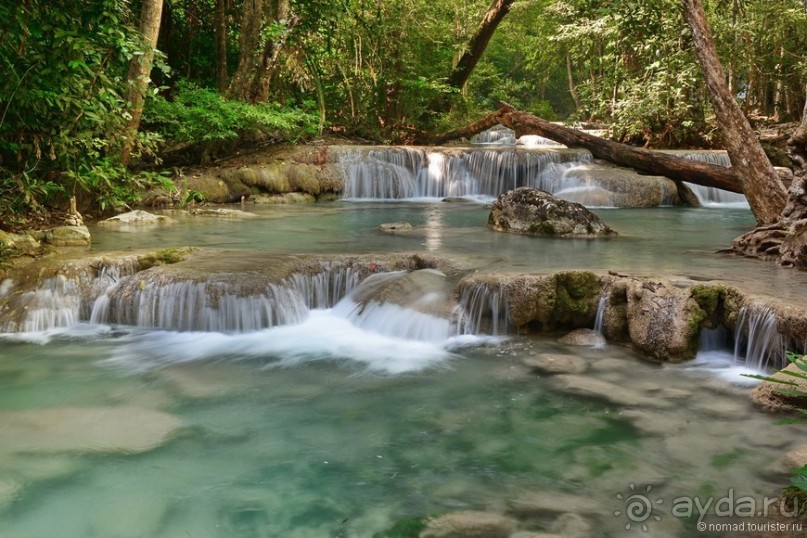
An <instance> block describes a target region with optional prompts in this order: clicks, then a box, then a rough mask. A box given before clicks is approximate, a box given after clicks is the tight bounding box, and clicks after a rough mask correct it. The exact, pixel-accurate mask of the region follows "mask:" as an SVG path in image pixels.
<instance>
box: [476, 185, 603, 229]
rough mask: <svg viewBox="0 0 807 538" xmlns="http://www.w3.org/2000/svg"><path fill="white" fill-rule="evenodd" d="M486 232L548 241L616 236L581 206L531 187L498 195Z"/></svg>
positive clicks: (595, 216)
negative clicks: (506, 233) (548, 238)
mask: <svg viewBox="0 0 807 538" xmlns="http://www.w3.org/2000/svg"><path fill="white" fill-rule="evenodd" d="M488 228H491V229H492V230H496V231H499V232H510V233H517V234H524V235H537V236H551V237H569V236H572V237H607V236H612V235H616V232H615V231H613V230H612V229H611V228H609V227H608V226H607V225H606V224H605V223H604V222H603V221H602V220H600V218H599V217H598V216H597V215H595V214H594V213H592V212H591V211H589V210H588V209H586V208H585V207H583V206H582V205H580V204H577V203H574V202H567V201H566V200H562V199H560V198H556V197H555V196H552V195H551V194H549V193H548V192H544V191H542V190H539V189H533V188H531V187H520V188H518V189H514V190H512V191H507V192H505V193H504V194H502V195H500V196H499V197H498V198H497V199H496V201H495V202H493V206H492V207H491V210H490V216H489V217H488Z"/></svg>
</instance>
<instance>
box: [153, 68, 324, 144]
mask: <svg viewBox="0 0 807 538" xmlns="http://www.w3.org/2000/svg"><path fill="white" fill-rule="evenodd" d="M317 121H318V120H317V117H316V116H315V115H314V114H312V113H310V112H307V111H305V110H301V109H297V108H292V107H285V108H284V107H281V106H279V105H276V104H272V103H261V104H256V105H251V104H247V103H244V102H242V101H235V100H229V99H225V98H224V97H222V96H221V95H220V94H219V93H218V92H217V91H215V90H210V89H207V88H199V87H197V86H194V85H193V84H190V83H180V84H179V85H178V87H177V91H176V92H175V93H174V94H173V95H172V99H171V100H168V99H166V98H164V97H162V96H161V95H156V96H154V98H153V99H151V100H150V101H149V102H148V104H147V106H146V109H145V110H144V113H143V129H145V130H147V131H151V132H156V133H157V134H159V136H160V137H162V138H164V139H165V140H168V141H172V142H202V143H217V142H226V141H231V140H236V139H238V138H239V137H241V136H243V135H244V134H247V133H249V134H251V135H255V134H261V135H264V136H267V137H271V138H274V139H277V140H296V139H298V138H300V137H301V136H304V135H312V134H314V133H316V125H317Z"/></svg>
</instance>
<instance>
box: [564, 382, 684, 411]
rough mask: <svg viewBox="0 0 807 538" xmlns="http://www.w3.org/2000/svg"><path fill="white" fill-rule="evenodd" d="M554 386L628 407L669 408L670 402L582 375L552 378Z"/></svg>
mask: <svg viewBox="0 0 807 538" xmlns="http://www.w3.org/2000/svg"><path fill="white" fill-rule="evenodd" d="M552 382H553V384H554V385H555V386H556V387H557V388H558V389H559V390H561V391H563V392H568V393H570V394H576V395H578V396H587V397H590V398H597V399H600V400H605V401H607V402H611V403H613V404H616V405H623V406H628V407H669V406H670V402H668V401H666V400H663V399H659V398H650V397H648V396H644V395H643V394H641V393H639V392H638V391H633V390H631V389H629V388H626V387H621V386H619V385H617V384H616V383H610V382H608V381H602V380H600V379H594V378H591V377H585V376H581V375H567V374H562V375H558V376H555V377H553V378H552Z"/></svg>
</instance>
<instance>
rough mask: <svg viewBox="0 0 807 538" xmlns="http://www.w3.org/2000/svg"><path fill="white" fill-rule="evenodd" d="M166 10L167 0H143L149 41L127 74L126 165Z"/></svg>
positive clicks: (142, 23)
mask: <svg viewBox="0 0 807 538" xmlns="http://www.w3.org/2000/svg"><path fill="white" fill-rule="evenodd" d="M162 11H163V0H143V5H142V7H141V8H140V33H141V35H142V36H143V41H144V43H145V45H146V50H145V51H144V53H143V54H142V55H141V56H135V57H134V58H132V60H131V62H130V63H129V73H128V74H127V76H126V80H127V82H128V87H127V89H126V101H128V103H129V114H130V119H129V122H128V124H127V125H126V131H125V133H124V137H123V146H122V148H121V154H120V157H121V162H122V163H123V165H124V166H126V165H128V164H129V161H130V160H131V158H132V149H133V148H134V145H135V139H136V138H137V131H138V129H140V118H141V117H142V115H143V103H144V97H145V94H146V90H147V89H148V85H149V80H150V79H149V74H150V73H151V62H152V60H153V59H154V48H155V47H156V46H157V38H158V37H159V34H160V19H161V17H162Z"/></svg>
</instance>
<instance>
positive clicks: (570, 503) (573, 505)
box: [507, 491, 604, 519]
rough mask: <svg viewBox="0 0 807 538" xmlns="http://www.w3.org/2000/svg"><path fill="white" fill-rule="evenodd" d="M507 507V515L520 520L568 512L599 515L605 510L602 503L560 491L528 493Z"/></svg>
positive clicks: (512, 501)
mask: <svg viewBox="0 0 807 538" xmlns="http://www.w3.org/2000/svg"><path fill="white" fill-rule="evenodd" d="M507 507H508V510H507V513H508V514H512V515H514V516H515V517H517V518H519V519H533V518H536V517H542V516H547V515H557V514H564V513H567V512H573V513H576V514H590V515H597V514H601V513H602V511H603V509H604V508H603V506H602V505H601V504H600V503H598V502H595V501H593V500H591V499H587V498H585V497H581V496H578V495H571V494H568V493H562V492H560V491H540V492H538V491H535V492H528V493H525V494H523V495H521V496H519V497H517V498H515V499H513V500H511V501H509V502H508V503H507Z"/></svg>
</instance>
